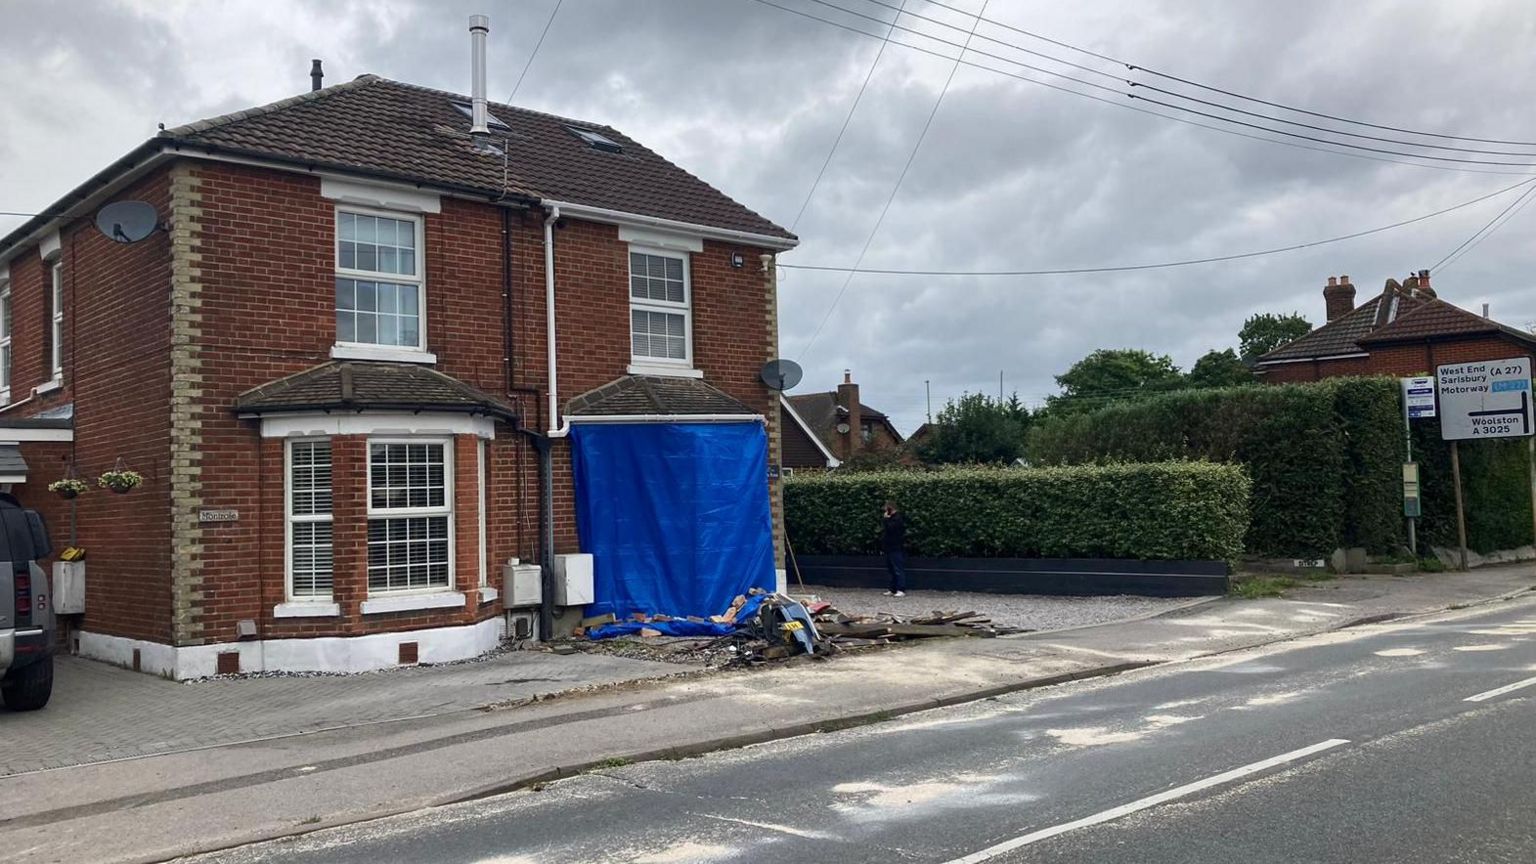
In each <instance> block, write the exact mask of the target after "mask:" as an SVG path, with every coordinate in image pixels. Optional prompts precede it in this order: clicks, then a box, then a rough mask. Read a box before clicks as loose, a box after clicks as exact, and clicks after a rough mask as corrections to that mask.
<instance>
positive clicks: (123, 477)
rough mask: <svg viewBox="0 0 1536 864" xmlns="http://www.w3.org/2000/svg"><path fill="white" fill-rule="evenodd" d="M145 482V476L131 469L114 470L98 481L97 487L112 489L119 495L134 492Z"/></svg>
mask: <svg viewBox="0 0 1536 864" xmlns="http://www.w3.org/2000/svg"><path fill="white" fill-rule="evenodd" d="M143 482H144V475H142V474H140V473H139V472H137V471H132V470H129V469H114V470H112V471H107V472H104V473H103V474H102V475H101V476H100V477H99V478H97V480H96V485H97V486H100V487H101V488H103V489H111V490H112V491H113V492H116V493H117V494H119V495H122V494H124V493H126V492H132V491H133V490H134V489H137V488H138V487H139V485H140V484H141V483H143Z"/></svg>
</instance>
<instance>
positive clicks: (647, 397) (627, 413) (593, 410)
mask: <svg viewBox="0 0 1536 864" xmlns="http://www.w3.org/2000/svg"><path fill="white" fill-rule="evenodd" d="M565 410H566V414H568V415H570V416H572V417H640V416H657V415H661V416H667V415H687V414H697V415H705V414H737V415H757V414H761V413H762V412H760V411H757V410H754V409H753V408H751V407H749V406H747V405H745V404H743V403H742V402H740V401H739V400H737V399H736V398H735V397H733V396H731V395H730V394H728V393H726V392H725V391H723V390H721V389H719V388H718V387H715V386H714V385H712V384H707V383H705V382H704V381H702V380H700V379H698V378H680V377H670V376H667V377H663V376H659V375H626V376H624V377H623V378H619V379H618V380H616V381H610V382H608V383H607V384H604V385H603V386H601V387H598V388H596V389H593V390H588V391H587V392H585V393H582V394H580V395H579V396H576V397H574V398H572V399H571V400H570V401H569V402H567V403H566V409H565Z"/></svg>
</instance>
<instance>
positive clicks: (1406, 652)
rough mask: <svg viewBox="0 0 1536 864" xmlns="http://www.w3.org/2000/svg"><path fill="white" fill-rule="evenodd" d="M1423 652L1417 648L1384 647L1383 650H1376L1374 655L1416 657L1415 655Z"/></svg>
mask: <svg viewBox="0 0 1536 864" xmlns="http://www.w3.org/2000/svg"><path fill="white" fill-rule="evenodd" d="M1423 653H1424V652H1423V651H1420V650H1419V649H1417V648H1388V649H1386V650H1384V651H1377V652H1376V656H1377V657H1417V656H1419V655H1420V654H1423Z"/></svg>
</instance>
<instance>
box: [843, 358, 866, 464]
mask: <svg viewBox="0 0 1536 864" xmlns="http://www.w3.org/2000/svg"><path fill="white" fill-rule="evenodd" d="M837 406H838V407H839V408H841V409H842V411H840V412H839V413H838V418H837V426H838V433H837V437H838V440H839V441H840V442H841V443H842V448H841V449H842V453H841V454H840V455H839V457H838V458H840V459H848V458H850V457H852V456H853V454H855V453H857V452H859V447H860V446H862V445H863V443H864V432H863V430H864V411H863V409H862V408H861V407H860V406H859V385H857V384H855V383H853V372H852V371H851V370H848V369H844V370H843V383H841V384H839V385H837ZM844 426H846V427H847V430H848V431H846V432H844V431H843V427H844Z"/></svg>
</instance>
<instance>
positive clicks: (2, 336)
mask: <svg viewBox="0 0 1536 864" xmlns="http://www.w3.org/2000/svg"><path fill="white" fill-rule="evenodd" d="M10 401H11V285H10V283H9V282H3V281H0V404H8V403H9V402H10Z"/></svg>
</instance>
